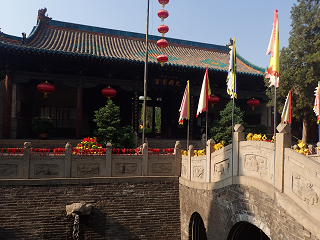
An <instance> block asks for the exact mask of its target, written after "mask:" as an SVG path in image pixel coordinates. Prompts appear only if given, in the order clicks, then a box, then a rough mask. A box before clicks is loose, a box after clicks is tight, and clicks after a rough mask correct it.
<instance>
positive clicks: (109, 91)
mask: <svg viewBox="0 0 320 240" xmlns="http://www.w3.org/2000/svg"><path fill="white" fill-rule="evenodd" d="M101 94H102V95H103V96H104V97H107V98H108V100H110V98H112V97H114V96H116V95H117V91H116V90H114V89H113V88H112V87H110V86H108V87H105V88H104V89H102V91H101Z"/></svg>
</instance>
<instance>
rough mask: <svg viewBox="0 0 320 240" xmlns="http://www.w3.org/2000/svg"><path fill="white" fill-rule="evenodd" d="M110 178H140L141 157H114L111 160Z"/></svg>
mask: <svg viewBox="0 0 320 240" xmlns="http://www.w3.org/2000/svg"><path fill="white" fill-rule="evenodd" d="M111 174H112V176H117V177H120V176H123V177H124V176H141V175H142V157H141V156H134V155H132V156H127V155H123V156H122V155H115V156H113V159H112V172H111Z"/></svg>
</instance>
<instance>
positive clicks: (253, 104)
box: [247, 98, 260, 110]
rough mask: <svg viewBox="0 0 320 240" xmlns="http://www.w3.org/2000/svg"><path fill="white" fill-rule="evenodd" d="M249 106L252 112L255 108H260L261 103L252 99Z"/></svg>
mask: <svg viewBox="0 0 320 240" xmlns="http://www.w3.org/2000/svg"><path fill="white" fill-rule="evenodd" d="M247 104H248V105H249V106H250V107H252V110H254V108H255V107H258V106H259V105H260V101H259V100H258V99H254V98H252V99H250V100H248V102H247Z"/></svg>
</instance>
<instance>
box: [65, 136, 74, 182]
mask: <svg viewBox="0 0 320 240" xmlns="http://www.w3.org/2000/svg"><path fill="white" fill-rule="evenodd" d="M64 153H65V155H64V176H65V177H66V178H70V177H71V162H72V145H71V143H70V142H67V144H66V146H65V152H64Z"/></svg>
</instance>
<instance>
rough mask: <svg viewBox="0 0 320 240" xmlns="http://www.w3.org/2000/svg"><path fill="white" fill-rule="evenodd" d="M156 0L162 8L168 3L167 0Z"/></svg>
mask: <svg viewBox="0 0 320 240" xmlns="http://www.w3.org/2000/svg"><path fill="white" fill-rule="evenodd" d="M158 2H159V3H160V4H161V5H162V8H164V6H165V5H166V4H168V2H169V0H158Z"/></svg>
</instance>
